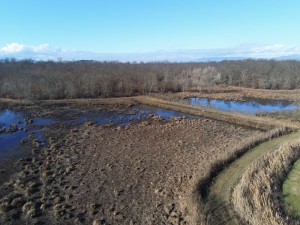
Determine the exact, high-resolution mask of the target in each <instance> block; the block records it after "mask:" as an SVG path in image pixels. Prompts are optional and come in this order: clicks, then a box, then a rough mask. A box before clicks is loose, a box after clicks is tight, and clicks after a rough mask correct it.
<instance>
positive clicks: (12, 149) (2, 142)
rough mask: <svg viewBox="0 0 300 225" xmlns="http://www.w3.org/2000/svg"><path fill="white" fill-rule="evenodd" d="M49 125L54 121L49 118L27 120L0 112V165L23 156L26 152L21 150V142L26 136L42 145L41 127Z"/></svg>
mask: <svg viewBox="0 0 300 225" xmlns="http://www.w3.org/2000/svg"><path fill="white" fill-rule="evenodd" d="M51 123H54V120H53V119H50V118H42V117H37V118H33V119H27V118H26V117H25V116H24V115H23V114H22V113H19V112H14V111H12V110H8V109H7V110H3V111H0V163H1V162H4V161H6V160H7V159H10V158H13V157H17V156H21V155H25V154H26V153H27V152H26V151H24V150H23V148H22V146H21V141H22V139H26V138H27V137H28V135H31V136H32V139H37V140H38V142H39V143H40V145H43V144H44V143H45V140H44V137H43V135H42V132H43V126H45V125H48V124H51ZM33 127H34V128H33Z"/></svg>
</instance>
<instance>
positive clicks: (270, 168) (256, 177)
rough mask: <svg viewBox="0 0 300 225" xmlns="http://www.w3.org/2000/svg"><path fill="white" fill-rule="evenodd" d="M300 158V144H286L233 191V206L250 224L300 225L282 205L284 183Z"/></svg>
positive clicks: (254, 167) (249, 172)
mask: <svg viewBox="0 0 300 225" xmlns="http://www.w3.org/2000/svg"><path fill="white" fill-rule="evenodd" d="M299 157H300V140H297V141H294V142H293V143H287V144H285V145H284V146H281V147H280V148H278V149H277V150H275V151H273V152H271V153H268V154H266V155H265V156H264V157H263V158H261V159H260V160H258V161H255V162H254V163H252V165H251V166H250V167H249V169H248V170H247V171H246V173H244V175H243V176H242V178H241V180H240V182H239V183H238V184H237V186H236V187H235V188H234V190H233V194H232V203H233V207H234V209H235V211H236V212H237V214H238V215H239V217H240V219H241V220H242V221H244V222H245V223H248V224H299V221H296V220H294V219H293V218H292V217H290V216H288V215H287V213H286V212H285V211H284V207H283V204H282V188H281V187H282V183H283V181H284V179H285V177H286V176H287V174H288V172H289V171H290V169H291V166H292V165H293V163H294V162H295V161H296V160H297V159H298V158H299Z"/></svg>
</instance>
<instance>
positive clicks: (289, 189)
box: [283, 160, 300, 218]
mask: <svg viewBox="0 0 300 225" xmlns="http://www.w3.org/2000/svg"><path fill="white" fill-rule="evenodd" d="M299 184H300V160H298V161H297V162H296V163H295V164H294V166H293V168H292V170H291V172H290V173H289V175H288V177H287V179H286V181H285V182H284V183H283V196H284V201H285V203H286V204H287V206H286V210H287V211H288V212H289V213H290V214H291V215H293V216H295V217H298V218H300V186H299Z"/></svg>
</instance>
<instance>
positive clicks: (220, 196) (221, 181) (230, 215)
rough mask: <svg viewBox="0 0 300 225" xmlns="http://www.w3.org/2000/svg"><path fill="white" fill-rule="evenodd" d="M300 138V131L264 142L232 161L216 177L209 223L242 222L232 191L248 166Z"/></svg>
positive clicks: (208, 199) (210, 193)
mask: <svg viewBox="0 0 300 225" xmlns="http://www.w3.org/2000/svg"><path fill="white" fill-rule="evenodd" d="M296 138H299V132H293V133H291V134H288V135H284V136H282V137H279V138H276V139H273V140H270V141H267V142H264V143H262V144H260V145H258V146H257V147H255V148H253V149H252V150H250V151H249V152H248V153H246V154H245V155H244V156H243V157H241V158H240V159H238V160H236V161H235V162H234V163H232V164H231V165H230V166H229V167H228V168H227V169H226V170H224V171H223V172H222V173H221V174H219V176H218V177H217V178H216V180H215V182H214V183H213V185H212V186H211V188H210V192H209V195H208V198H207V202H206V208H205V211H206V214H207V222H208V224H231V225H233V224H240V223H239V221H238V218H236V216H235V213H234V212H233V208H232V206H231V192H232V190H233V188H234V186H235V185H236V183H237V182H238V181H239V179H240V178H241V176H242V175H243V173H244V172H245V171H246V169H247V168H248V166H249V165H250V164H251V163H253V162H254V161H256V160H258V159H259V158H261V157H262V156H263V155H264V154H266V153H268V152H272V151H274V150H275V149H277V148H278V147H279V146H281V145H282V143H284V142H287V141H292V140H295V139H296Z"/></svg>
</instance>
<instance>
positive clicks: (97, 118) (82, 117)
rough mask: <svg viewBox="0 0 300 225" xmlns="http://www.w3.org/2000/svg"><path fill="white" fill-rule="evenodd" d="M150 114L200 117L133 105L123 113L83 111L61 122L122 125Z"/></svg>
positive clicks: (146, 117)
mask: <svg viewBox="0 0 300 225" xmlns="http://www.w3.org/2000/svg"><path fill="white" fill-rule="evenodd" d="M151 115H155V116H159V117H161V118H162V119H164V120H166V119H168V118H176V117H181V118H186V119H200V117H197V116H192V115H189V114H185V113H180V112H176V111H173V110H165V109H159V108H154V107H149V106H134V107H132V108H130V109H129V110H128V111H127V112H125V113H116V112H85V113H81V114H79V116H78V117H77V118H76V119H73V120H65V119H63V120H62V121H61V122H65V123H77V124H81V123H84V122H87V121H92V122H96V123H97V124H100V125H101V124H106V123H109V122H113V123H114V124H116V125H119V126H123V125H127V124H129V123H132V122H135V121H137V120H142V119H149V118H150V117H151Z"/></svg>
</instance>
